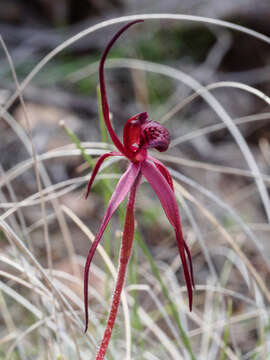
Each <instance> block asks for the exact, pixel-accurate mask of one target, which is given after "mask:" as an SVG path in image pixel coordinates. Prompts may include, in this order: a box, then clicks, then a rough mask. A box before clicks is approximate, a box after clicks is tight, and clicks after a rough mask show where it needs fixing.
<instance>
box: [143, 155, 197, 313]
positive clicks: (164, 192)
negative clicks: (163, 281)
mask: <svg viewBox="0 0 270 360" xmlns="http://www.w3.org/2000/svg"><path fill="white" fill-rule="evenodd" d="M141 172H142V174H143V175H144V176H145V177H146V179H147V181H148V182H149V184H150V185H151V186H152V187H153V189H154V191H155V193H156V194H157V196H158V198H159V200H160V202H161V205H162V207H163V209H164V211H165V214H166V215H167V218H168V220H169V221H170V223H171V224H172V226H173V227H174V230H175V234H176V240H177V245H178V249H179V253H180V257H181V261H182V265H183V270H184V275H185V280H186V286H187V290H188V298H189V308H190V311H191V310H192V284H193V270H192V263H191V258H190V254H189V251H187V245H186V243H185V240H184V238H183V234H182V228H181V223H180V216H179V211H178V205H177V202H176V199H175V196H174V193H173V191H172V189H171V187H170V186H169V184H168V182H167V180H166V179H165V178H164V176H163V175H162V174H161V173H160V172H159V170H158V169H157V168H156V167H155V166H154V165H153V164H151V163H150V162H149V161H145V162H144V163H143V164H142V168H141ZM185 252H187V255H188V260H189V265H190V269H189V268H188V265H187V261H186V254H185Z"/></svg>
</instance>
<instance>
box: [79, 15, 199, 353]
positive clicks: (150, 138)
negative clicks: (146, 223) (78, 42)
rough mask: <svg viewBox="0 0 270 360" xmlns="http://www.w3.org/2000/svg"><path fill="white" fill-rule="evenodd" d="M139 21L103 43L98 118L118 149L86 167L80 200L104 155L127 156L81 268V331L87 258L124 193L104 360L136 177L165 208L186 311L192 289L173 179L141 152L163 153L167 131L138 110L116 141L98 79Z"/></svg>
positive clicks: (127, 248)
mask: <svg viewBox="0 0 270 360" xmlns="http://www.w3.org/2000/svg"><path fill="white" fill-rule="evenodd" d="M141 21H142V20H137V21H133V22H131V23H128V24H127V25H125V26H123V27H122V28H121V29H120V30H119V31H118V32H117V33H116V34H115V35H114V37H113V38H112V39H111V41H110V42H109V44H108V45H107V47H106V49H105V51H104V53H103V55H102V57H101V60H100V64H99V78H100V91H101V101H102V110H103V116H104V120H105V123H106V127H107V129H108V132H109V134H110V137H111V139H112V141H113V143H114V145H115V146H116V148H117V149H118V151H113V152H109V153H107V154H104V155H102V156H101V157H100V158H99V159H98V161H97V163H96V165H95V167H94V169H93V171H92V175H91V178H90V181H89V183H88V188H87V192H86V198H87V197H88V194H89V192H90V189H91V186H92V183H93V181H94V179H95V176H96V174H97V172H98V170H99V168H100V166H101V164H102V163H103V161H104V160H105V159H107V158H108V157H110V156H123V157H125V158H126V159H127V160H128V162H129V165H128V168H127V170H126V172H125V173H124V174H123V175H122V177H121V178H120V180H119V182H118V184H117V186H116V188H115V190H114V192H113V194H112V197H111V199H110V202H109V204H108V207H107V209H106V212H105V215H104V218H103V220H102V223H101V225H100V227H99V229H98V232H97V235H96V237H95V240H94V242H93V244H92V246H91V248H90V250H89V253H88V256H87V260H86V264H85V270H84V305H85V331H87V328H88V275H89V268H90V264H91V261H92V259H93V256H94V253H95V250H96V248H97V246H98V244H99V242H100V239H101V237H102V235H103V233H104V230H105V228H106V226H107V224H108V222H109V221H110V219H111V217H112V215H113V213H114V212H115V211H116V209H117V208H118V206H119V205H120V204H121V202H122V201H123V200H124V199H125V197H126V196H127V195H128V194H129V199H128V204H127V209H126V215H125V224H124V231H123V237H122V245H121V250H120V251H121V252H120V258H119V268H118V276H117V280H116V286H115V290H114V294H113V299H112V305H111V310H110V314H109V317H108V321H107V326H106V330H105V333H104V336H103V340H102V342H101V345H100V348H99V351H98V354H97V357H96V360H101V359H104V356H105V353H106V350H107V347H108V343H109V340H110V337H111V333H112V330H113V326H114V322H115V318H116V315H117V311H118V306H119V302H120V296H121V292H122V289H123V284H124V279H125V273H126V269H127V264H128V261H129V257H130V253H131V248H132V242H133V237H134V203H135V198H136V193H137V190H138V187H139V184H140V181H141V178H142V176H144V177H145V178H146V180H147V181H148V182H149V184H150V185H151V186H152V188H153V189H154V192H155V193H156V195H157V196H158V198H159V200H160V203H161V205H162V207H163V209H164V211H165V214H166V216H167V218H168V220H169V222H170V223H171V225H172V227H173V229H174V231H175V236H176V241H177V245H178V249H179V254H180V258H181V261H182V266H183V271H184V276H185V281H186V286H187V291H188V299H189V308H190V311H191V310H192V287H194V280H193V270H192V262H191V255H190V251H189V249H188V246H187V244H186V242H185V240H184V238H183V235H182V228H181V222H180V216H179V211H178V205H177V202H176V199H175V196H174V189H173V181H172V178H171V175H170V173H169V171H168V170H167V169H166V167H165V166H164V165H163V164H162V163H161V162H160V161H158V160H156V159H155V158H153V157H152V156H150V155H148V154H147V150H148V149H150V148H155V149H157V150H158V151H166V150H167V149H168V147H169V144H170V134H169V132H168V130H167V129H166V128H165V127H163V126H162V125H160V124H159V123H158V122H156V121H152V120H150V119H149V118H148V114H147V113H146V112H143V113H139V114H137V115H135V116H133V117H131V118H130V119H129V120H128V121H127V122H126V124H125V126H124V130H123V143H122V142H121V141H120V140H119V138H118V137H117V135H116V133H115V131H114V129H113V127H112V125H111V122H110V117H109V105H108V101H107V95H106V87H105V79H104V63H105V60H106V57H107V55H108V53H109V51H110V49H111V47H112V45H113V44H114V42H115V41H116V40H117V39H118V37H119V36H120V35H121V34H122V33H123V32H124V31H125V30H127V29H128V28H129V27H130V26H132V25H133V24H135V23H138V22H141Z"/></svg>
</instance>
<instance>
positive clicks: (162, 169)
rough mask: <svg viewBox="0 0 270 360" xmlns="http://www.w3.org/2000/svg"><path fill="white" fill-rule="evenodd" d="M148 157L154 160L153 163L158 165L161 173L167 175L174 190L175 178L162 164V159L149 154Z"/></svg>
mask: <svg viewBox="0 0 270 360" xmlns="http://www.w3.org/2000/svg"><path fill="white" fill-rule="evenodd" d="M148 159H150V160H151V161H153V163H154V164H155V165H156V167H157V168H158V170H159V171H160V172H161V174H162V175H163V176H164V177H165V179H166V180H167V183H168V184H169V185H170V187H171V188H172V191H174V188H173V180H172V177H171V174H170V173H169V171H168V170H167V168H166V166H164V165H163V164H162V162H161V161H159V160H157V159H155V158H153V157H152V156H148Z"/></svg>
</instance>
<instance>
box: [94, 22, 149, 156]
mask: <svg viewBox="0 0 270 360" xmlns="http://www.w3.org/2000/svg"><path fill="white" fill-rule="evenodd" d="M142 21H143V20H135V21H132V22H130V23H128V24H127V25H125V26H123V27H122V28H121V29H120V30H119V31H118V32H117V33H116V34H115V35H114V37H113V38H112V39H111V41H110V42H109V44H108V45H107V47H106V49H105V50H104V53H103V55H102V57H101V59H100V63H99V81H100V93H101V103H102V111H103V116H104V120H105V123H106V126H107V129H108V131H109V134H110V137H111V139H112V141H113V143H114V145H115V146H116V147H117V149H118V150H119V151H120V152H121V153H122V154H124V155H126V151H125V148H124V146H123V144H122V143H121V141H120V140H119V139H118V137H117V135H116V133H115V131H114V129H113V127H112V125H111V122H110V116H109V105H108V100H107V94H106V86H105V79H104V63H105V60H106V58H107V55H108V53H109V51H110V49H111V47H112V46H113V44H114V43H115V41H116V40H117V39H118V38H119V36H120V35H121V34H122V33H123V32H124V31H126V30H127V29H128V28H129V27H130V26H132V25H133V24H136V23H138V22H142Z"/></svg>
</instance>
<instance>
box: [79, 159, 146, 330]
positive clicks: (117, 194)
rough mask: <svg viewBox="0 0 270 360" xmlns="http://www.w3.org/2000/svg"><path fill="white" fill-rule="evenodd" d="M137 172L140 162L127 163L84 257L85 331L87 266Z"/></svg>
mask: <svg viewBox="0 0 270 360" xmlns="http://www.w3.org/2000/svg"><path fill="white" fill-rule="evenodd" d="M139 172H140V164H133V163H132V164H130V165H129V167H128V169H127V171H126V172H125V173H124V174H123V175H122V177H121V178H120V180H119V182H118V184H117V186H116V188H115V190H114V192H113V194H112V197H111V199H110V201H109V204H108V207H107V209H106V212H105V215H104V218H103V220H102V223H101V225H100V227H99V229H98V232H97V235H96V238H95V240H94V242H93V244H92V246H91V248H90V250H89V253H88V255H87V259H86V263H85V267H84V308H85V331H87V328H88V306H87V305H88V275H89V268H90V264H91V261H92V259H93V256H94V253H95V251H96V248H97V246H98V244H99V242H100V239H101V237H102V235H103V233H104V231H105V229H106V226H107V225H108V222H109V221H110V219H111V217H112V215H113V213H114V212H115V210H116V209H117V208H118V206H119V205H120V204H121V202H122V201H123V200H124V199H125V197H126V195H127V194H128V192H129V191H130V189H131V187H132V185H133V184H134V181H135V180H136V178H137V176H138V174H139Z"/></svg>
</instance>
